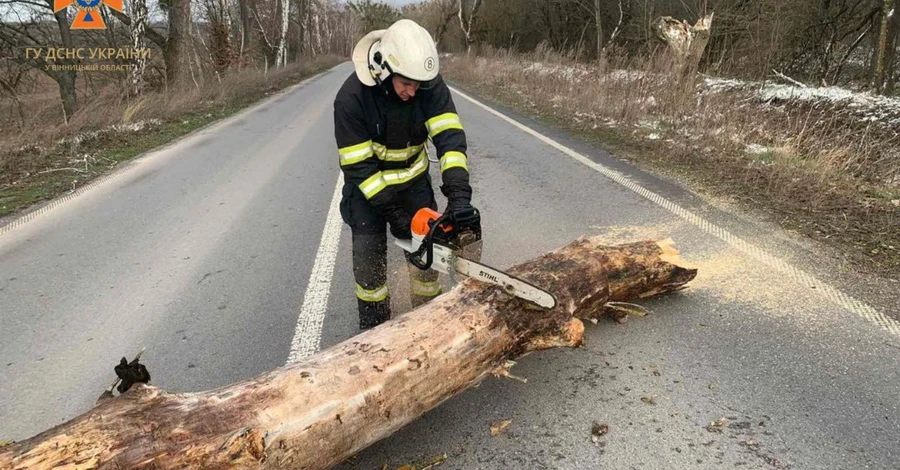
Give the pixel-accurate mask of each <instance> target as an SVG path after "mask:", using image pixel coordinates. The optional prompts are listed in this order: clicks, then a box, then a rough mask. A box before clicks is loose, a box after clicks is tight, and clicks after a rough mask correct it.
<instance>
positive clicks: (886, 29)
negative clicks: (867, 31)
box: [872, 0, 897, 93]
mask: <svg viewBox="0 0 900 470" xmlns="http://www.w3.org/2000/svg"><path fill="white" fill-rule="evenodd" d="M896 13H897V11H896V2H895V0H884V9H883V10H882V14H881V30H880V32H879V34H878V43H877V44H876V45H875V47H876V51H875V76H874V77H873V80H872V85H873V86H874V88H875V91H877V92H879V93H883V92H884V87H885V83H886V80H885V78H886V76H887V74H888V73H891V72H890V71H888V68H887V64H888V62H889V61H890V57H888V56H889V54H890V53H892V52H893V47H892V46H893V41H891V40H890V39H891V36H890V32H891V31H890V30H891V26H892V20H893V16H894V15H895V14H896Z"/></svg>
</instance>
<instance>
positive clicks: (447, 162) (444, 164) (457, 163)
mask: <svg viewBox="0 0 900 470" xmlns="http://www.w3.org/2000/svg"><path fill="white" fill-rule="evenodd" d="M450 168H462V169H464V170H466V171H469V167H468V165H466V156H465V155H464V154H463V153H462V152H447V153H445V154H444V156H443V157H441V172H442V173H443V172H444V171H446V170H448V169H450Z"/></svg>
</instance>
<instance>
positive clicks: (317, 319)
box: [287, 173, 344, 364]
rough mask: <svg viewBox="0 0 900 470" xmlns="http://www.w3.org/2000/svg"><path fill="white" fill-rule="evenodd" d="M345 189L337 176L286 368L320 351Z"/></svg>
mask: <svg viewBox="0 0 900 470" xmlns="http://www.w3.org/2000/svg"><path fill="white" fill-rule="evenodd" d="M343 186H344V175H343V173H340V174H338V180H337V184H336V185H335V187H334V195H333V196H332V197H331V206H330V207H329V208H328V216H327V217H326V218H325V228H324V230H322V239H321V240H320V241H319V250H318V251H317V252H316V260H315V262H314V263H313V268H312V272H311V273H310V275H309V282H308V284H307V285H306V294H305V295H304V296H303V306H302V307H300V316H299V317H298V318H297V328H296V329H295V330H294V339H293V340H291V352H290V354H289V355H288V360H287V364H293V363H295V362H297V361H299V360H300V359H303V358H304V357H307V356H310V355H312V354H314V353H315V352H316V351H317V350H318V349H319V340H320V339H321V337H322V322H323V321H324V319H325V310H326V309H327V308H328V294H329V293H330V292H331V278H332V276H333V275H334V261H335V259H336V258H337V252H338V241H339V240H340V238H341V222H342V220H341V214H340V203H341V188H343Z"/></svg>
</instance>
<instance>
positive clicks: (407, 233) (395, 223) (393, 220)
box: [382, 204, 412, 240]
mask: <svg viewBox="0 0 900 470" xmlns="http://www.w3.org/2000/svg"><path fill="white" fill-rule="evenodd" d="M382 213H383V214H384V218H385V220H387V222H388V225H390V228H391V235H393V236H394V238H397V239H399V240H410V239H412V229H411V227H412V218H411V217H410V216H409V214H407V213H406V211H405V210H403V207H402V206H400V205H399V204H395V205H391V206H389V207H388V208H387V209H386V210H385V211H383V212H382Z"/></svg>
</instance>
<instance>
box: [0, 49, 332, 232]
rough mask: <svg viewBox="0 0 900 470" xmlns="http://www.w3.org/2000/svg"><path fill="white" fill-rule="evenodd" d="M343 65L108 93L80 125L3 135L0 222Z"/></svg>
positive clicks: (80, 117) (307, 65)
mask: <svg viewBox="0 0 900 470" xmlns="http://www.w3.org/2000/svg"><path fill="white" fill-rule="evenodd" d="M342 61H343V59H342V58H338V57H330V56H329V57H319V58H315V59H311V60H309V61H306V62H304V63H302V64H294V65H291V66H289V67H287V68H285V69H283V70H277V71H270V72H269V73H267V74H263V72H262V71H258V70H248V71H242V72H237V73H235V74H233V75H231V76H228V77H225V78H223V79H222V81H220V82H216V83H215V84H210V85H209V86H204V87H203V89H202V90H198V89H191V90H187V91H185V92H182V93H178V94H172V95H170V96H166V95H164V94H163V93H148V94H146V95H144V96H142V97H141V98H138V99H132V100H122V99H117V98H115V97H114V96H113V90H112V87H110V90H105V92H104V93H101V94H100V95H99V96H97V97H96V98H95V99H93V100H92V101H90V102H88V103H86V104H84V105H83V107H82V109H81V110H79V112H78V113H76V115H75V116H73V119H72V120H71V122H77V123H78V124H74V125H68V126H54V125H45V126H42V127H37V128H34V127H31V128H29V130H28V132H27V133H25V132H20V133H18V134H11V135H6V136H5V137H4V138H3V140H2V141H0V223H2V221H3V220H7V219H11V218H12V217H15V216H16V215H17V214H19V213H22V212H24V211H27V210H28V209H29V208H31V207H33V206H35V205H36V204H40V203H42V202H45V201H48V200H51V199H54V198H56V197H58V196H61V195H64V194H66V193H68V192H71V191H74V190H75V189H77V188H79V187H81V186H83V185H85V184H87V183H89V182H90V181H91V180H93V179H94V178H96V177H98V176H101V175H103V174H106V173H108V172H110V171H112V170H113V169H115V168H116V167H118V166H119V165H120V164H121V163H123V162H126V161H128V160H131V159H132V158H134V157H136V156H138V155H140V154H142V153H144V152H147V151H148V150H151V149H153V148H156V147H159V146H160V145H163V144H165V143H168V142H170V141H172V140H174V139H176V138H178V137H181V136H184V135H186V134H188V133H190V132H192V131H194V130H196V129H199V128H201V127H203V126H206V125H208V124H210V123H212V122H214V121H217V120H219V119H222V118H225V117H228V116H230V115H232V114H234V113H236V112H237V111H240V110H241V109H243V108H245V107H247V106H249V105H251V104H253V103H255V102H257V101H259V100H260V99H263V98H265V97H267V96H269V95H271V94H273V93H276V92H278V91H280V90H283V89H285V88H287V87H289V86H291V85H294V84H296V83H298V82H300V81H302V80H303V79H306V78H308V77H310V76H313V75H315V74H317V73H319V72H321V71H324V70H327V69H328V68H331V67H333V66H334V65H336V64H338V63H340V62H342ZM35 101H40V100H35Z"/></svg>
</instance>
